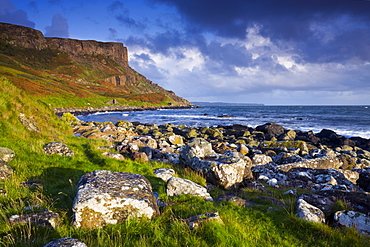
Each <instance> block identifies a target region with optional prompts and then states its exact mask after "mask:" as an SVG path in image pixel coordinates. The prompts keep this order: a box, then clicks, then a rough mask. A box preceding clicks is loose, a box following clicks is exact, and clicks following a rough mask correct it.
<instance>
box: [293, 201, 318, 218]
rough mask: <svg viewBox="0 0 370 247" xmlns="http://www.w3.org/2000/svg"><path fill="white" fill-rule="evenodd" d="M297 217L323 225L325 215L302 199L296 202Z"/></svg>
mask: <svg viewBox="0 0 370 247" xmlns="http://www.w3.org/2000/svg"><path fill="white" fill-rule="evenodd" d="M296 215H297V217H298V218H301V219H304V220H308V221H311V222H318V223H325V214H324V213H323V212H322V211H321V210H320V209H319V208H317V207H315V206H312V205H311V204H309V203H308V202H306V201H305V200H303V199H298V200H297V214H296Z"/></svg>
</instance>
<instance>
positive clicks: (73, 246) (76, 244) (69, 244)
mask: <svg viewBox="0 0 370 247" xmlns="http://www.w3.org/2000/svg"><path fill="white" fill-rule="evenodd" d="M44 247H87V245H86V244H85V243H84V242H82V241H80V240H78V239H75V238H61V239H58V240H55V241H52V242H50V243H48V244H46V245H44Z"/></svg>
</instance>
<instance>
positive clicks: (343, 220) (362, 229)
mask: <svg viewBox="0 0 370 247" xmlns="http://www.w3.org/2000/svg"><path fill="white" fill-rule="evenodd" d="M334 220H335V221H336V222H337V223H338V224H340V225H342V226H346V227H353V228H355V229H356V230H357V231H358V232H359V233H360V234H362V235H365V236H370V217H369V216H367V215H366V214H363V213H359V212H355V211H348V210H342V211H338V212H336V213H335V215H334Z"/></svg>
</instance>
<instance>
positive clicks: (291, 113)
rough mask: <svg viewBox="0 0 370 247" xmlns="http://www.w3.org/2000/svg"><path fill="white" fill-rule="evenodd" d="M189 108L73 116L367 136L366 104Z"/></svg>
mask: <svg viewBox="0 0 370 247" xmlns="http://www.w3.org/2000/svg"><path fill="white" fill-rule="evenodd" d="M198 106H200V107H199V108H190V109H164V110H162V109H161V110H150V111H128V112H99V113H94V114H90V115H79V116H77V117H78V118H79V119H80V120H82V121H86V122H89V121H98V122H105V121H111V122H114V123H115V122H117V121H120V120H124V121H130V122H140V123H143V124H146V123H147V124H157V125H162V124H168V123H172V124H175V125H187V126H190V127H202V126H204V127H211V126H218V125H233V124H242V125H246V126H249V127H253V128H255V127H256V126H259V125H263V124H265V123H276V124H279V125H282V126H283V127H284V128H286V129H292V130H302V131H309V130H312V131H313V132H314V133H318V132H320V131H321V130H322V129H330V130H333V131H335V132H336V133H337V134H340V135H343V136H346V137H362V138H366V139H370V106H360V105H351V106H307V105H306V106H304V105H303V106H298V105H297V106H276V105H274V106H269V105H212V106H209V105H204V106H202V105H201V104H199V105H198Z"/></svg>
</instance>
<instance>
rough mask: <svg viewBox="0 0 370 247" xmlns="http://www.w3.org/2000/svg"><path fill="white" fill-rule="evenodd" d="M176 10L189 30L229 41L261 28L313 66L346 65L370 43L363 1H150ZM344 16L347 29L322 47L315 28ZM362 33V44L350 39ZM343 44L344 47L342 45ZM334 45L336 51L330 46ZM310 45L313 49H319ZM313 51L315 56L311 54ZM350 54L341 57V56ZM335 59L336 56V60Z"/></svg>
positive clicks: (368, 9) (367, 5) (369, 12)
mask: <svg viewBox="0 0 370 247" xmlns="http://www.w3.org/2000/svg"><path fill="white" fill-rule="evenodd" d="M150 1H151V2H156V3H163V4H167V5H170V6H174V7H175V8H177V10H178V11H179V13H180V15H181V16H182V17H183V18H184V19H185V20H187V22H188V28H189V29H190V28H191V29H192V30H202V31H207V32H212V33H214V34H216V35H219V36H222V37H228V38H238V39H244V38H245V36H246V30H247V29H248V28H253V27H257V28H258V29H259V34H261V35H262V36H264V37H267V38H269V39H270V40H272V41H274V42H276V43H280V44H281V45H284V42H294V43H295V44H296V45H297V46H296V48H297V51H299V52H301V55H302V56H304V57H307V58H308V59H309V60H310V61H312V62H315V61H316V62H320V61H321V60H325V59H328V61H330V60H336V61H339V60H342V59H343V60H344V59H347V58H348V57H350V56H356V57H358V58H359V59H364V60H368V57H367V55H361V54H362V53H363V51H364V50H368V44H369V43H370V38H369V35H370V1H365V0H310V1H297V0H279V1H277V0H248V1H246V0H232V1H221V0H150ZM343 16H346V17H347V19H346V22H347V23H346V25H344V26H339V27H338V28H337V30H335V31H336V32H337V33H339V35H337V36H335V37H334V39H333V40H331V41H330V42H329V43H327V44H326V45H324V46H323V47H318V46H321V45H322V41H323V40H322V39H323V36H320V35H316V34H317V33H316V32H315V30H314V29H313V28H312V25H313V24H316V25H318V26H321V25H328V26H330V25H329V23H331V22H335V21H336V20H338V18H341V17H343ZM356 29H358V30H356ZM354 34H358V35H360V37H359V38H362V41H358V40H356V37H353V36H352V39H350V38H349V37H351V35H354ZM341 42H343V43H341ZM330 44H332V45H333V46H331V45H330ZM309 45H315V47H317V48H316V50H315V49H313V50H312V47H310V46H309ZM309 52H314V53H316V54H317V55H316V56H314V55H313V56H312V55H310V54H308V53H309ZM343 52H345V53H347V52H348V53H347V54H341V55H338V54H339V53H343ZM335 54H337V55H335Z"/></svg>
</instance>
